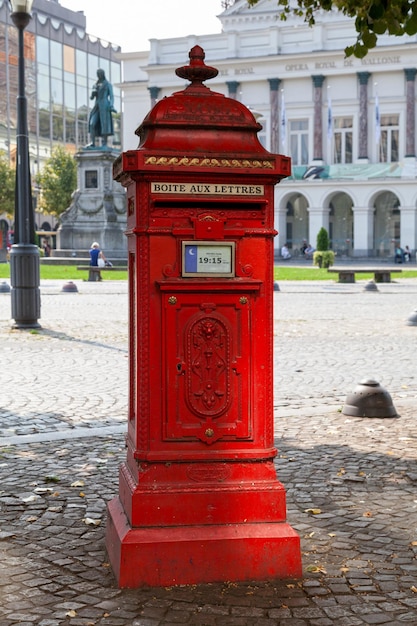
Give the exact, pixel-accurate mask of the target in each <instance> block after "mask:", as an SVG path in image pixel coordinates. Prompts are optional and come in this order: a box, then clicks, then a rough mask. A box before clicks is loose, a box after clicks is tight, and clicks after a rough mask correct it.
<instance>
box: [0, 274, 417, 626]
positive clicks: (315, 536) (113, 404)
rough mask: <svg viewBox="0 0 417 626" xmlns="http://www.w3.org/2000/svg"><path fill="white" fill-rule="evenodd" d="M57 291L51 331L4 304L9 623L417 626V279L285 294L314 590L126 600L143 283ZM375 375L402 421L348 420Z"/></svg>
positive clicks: (298, 510)
mask: <svg viewBox="0 0 417 626" xmlns="http://www.w3.org/2000/svg"><path fill="white" fill-rule="evenodd" d="M76 284H77V286H78V289H79V292H78V293H63V292H62V291H61V288H62V283H60V282H53V281H45V282H44V283H42V286H41V291H42V319H41V323H42V326H43V328H42V330H39V331H37V332H33V331H32V332H31V331H16V330H11V329H10V327H9V323H8V321H9V317H10V295H9V294H0V345H1V368H0V480H1V482H0V554H1V558H0V626H11V625H17V624H18V625H20V626H29V625H30V626H34V625H36V626H58V625H65V626H66V625H68V626H70V625H71V626H93V625H97V626H98V625H99V626H104V625H109V626H127V625H129V626H130V625H132V626H162V625H163V626H174V625H178V624H185V625H195V626H197V625H198V626H252V625H253V626H255V625H256V626H328V625H332V624H336V625H337V626H356V625H358V626H359V625H371V624H385V625H389V626H392V625H398V626H400V625H403V624H410V625H412V626H414V625H415V624H417V560H416V554H417V490H416V484H417V468H416V458H417V421H416V419H415V418H416V412H417V411H416V397H417V381H416V371H417V368H416V349H415V346H416V341H417V335H416V333H417V327H415V326H409V325H407V324H406V320H407V318H408V316H409V315H410V314H411V313H412V312H413V311H414V310H415V309H416V308H417V280H405V279H401V280H397V282H396V283H391V284H386V285H385V284H384V285H380V286H379V287H378V291H377V292H369V291H364V290H363V287H364V284H365V283H364V282H363V281H360V282H358V283H356V284H354V285H338V284H336V283H333V282H330V281H329V282H325V283H307V282H303V283H295V282H292V283H286V282H283V283H282V284H280V289H281V290H280V291H279V292H275V293H274V300H275V326H274V341H275V355H276V358H275V361H276V376H275V398H276V401H275V404H276V407H275V422H276V443H277V446H278V448H279V457H278V458H277V462H276V464H277V471H278V476H279V478H280V480H281V481H282V482H283V484H284V486H285V487H286V490H287V501H288V520H289V522H290V524H291V525H292V526H293V527H294V528H295V529H296V530H297V531H298V532H299V534H300V536H301V542H302V553H303V572H304V576H303V579H302V580H295V581H288V580H287V581H265V582H259V581H257V582H254V581H249V582H246V583H234V582H230V581H225V582H223V583H216V584H208V585H193V586H181V587H172V588H161V589H140V590H119V589H117V587H116V585H115V581H114V578H113V576H112V573H111V570H110V568H109V565H108V562H107V556H106V553H105V549H104V529H105V518H106V509H105V507H106V502H107V501H108V500H109V499H111V498H112V497H114V495H116V494H117V489H118V487H117V482H118V469H117V468H118V464H119V463H120V461H121V460H122V459H123V458H124V455H125V450H124V446H123V432H124V430H125V420H126V412H127V409H126V406H127V322H126V319H127V288H126V287H127V286H126V283H122V282H113V281H106V282H103V283H84V282H82V281H77V283H76ZM363 378H375V379H376V380H378V381H379V382H380V383H381V384H382V385H383V386H384V387H385V388H386V389H387V390H388V391H389V392H390V394H391V396H392V399H393V402H394V405H395V407H396V409H397V411H398V413H399V417H397V418H389V419H387V418H385V419H375V418H374V419H370V418H353V417H347V416H345V415H343V414H341V412H340V409H341V407H342V405H343V403H344V400H345V399H346V395H347V394H348V393H350V392H351V391H352V390H353V389H354V387H355V386H356V384H357V383H358V382H359V381H360V380H361V379H363Z"/></svg>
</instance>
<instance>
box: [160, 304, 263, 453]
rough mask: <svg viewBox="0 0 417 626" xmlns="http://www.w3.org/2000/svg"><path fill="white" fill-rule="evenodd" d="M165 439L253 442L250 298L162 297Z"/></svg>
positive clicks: (210, 442)
mask: <svg viewBox="0 0 417 626" xmlns="http://www.w3.org/2000/svg"><path fill="white" fill-rule="evenodd" d="M163 303H164V305H163V310H164V318H165V319H164V321H163V337H162V344H163V352H164V357H163V360H164V362H165V363H166V368H165V375H166V381H165V385H166V389H167V394H166V406H165V411H164V413H165V425H164V439H165V440H167V441H170V440H190V438H191V439H192V440H196V439H197V440H200V441H204V442H205V443H206V444H212V443H214V442H216V441H218V440H221V439H223V440H250V439H251V438H252V430H253V425H252V423H251V411H250V405H251V399H252V398H251V396H252V377H251V376H250V371H249V370H250V363H251V341H250V339H249V338H250V337H251V322H252V315H251V297H250V295H245V294H242V293H239V294H236V295H233V294H231V293H228V294H214V295H211V294H205V293H192V294H186V293H181V294H179V295H178V296H174V295H169V294H167V293H165V294H164V295H163Z"/></svg>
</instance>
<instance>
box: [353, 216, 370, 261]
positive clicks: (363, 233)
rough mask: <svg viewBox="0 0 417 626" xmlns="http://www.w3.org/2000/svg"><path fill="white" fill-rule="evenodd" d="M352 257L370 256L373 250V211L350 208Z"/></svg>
mask: <svg viewBox="0 0 417 626" xmlns="http://www.w3.org/2000/svg"><path fill="white" fill-rule="evenodd" d="M352 211H353V244H354V245H353V251H352V254H353V256H356V257H359V256H371V255H372V254H373V249H374V209H373V208H370V207H352Z"/></svg>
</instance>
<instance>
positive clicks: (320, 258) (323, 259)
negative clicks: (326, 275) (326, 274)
mask: <svg viewBox="0 0 417 626" xmlns="http://www.w3.org/2000/svg"><path fill="white" fill-rule="evenodd" d="M313 265H317V266H318V267H323V268H328V267H331V266H332V265H334V252H333V250H323V251H322V250H316V252H314V253H313Z"/></svg>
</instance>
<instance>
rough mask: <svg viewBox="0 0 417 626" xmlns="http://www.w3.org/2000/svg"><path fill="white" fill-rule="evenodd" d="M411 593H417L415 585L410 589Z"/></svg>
mask: <svg viewBox="0 0 417 626" xmlns="http://www.w3.org/2000/svg"><path fill="white" fill-rule="evenodd" d="M410 589H411V591H414V593H417V587H415V586H414V585H413V586H412V587H410Z"/></svg>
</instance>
